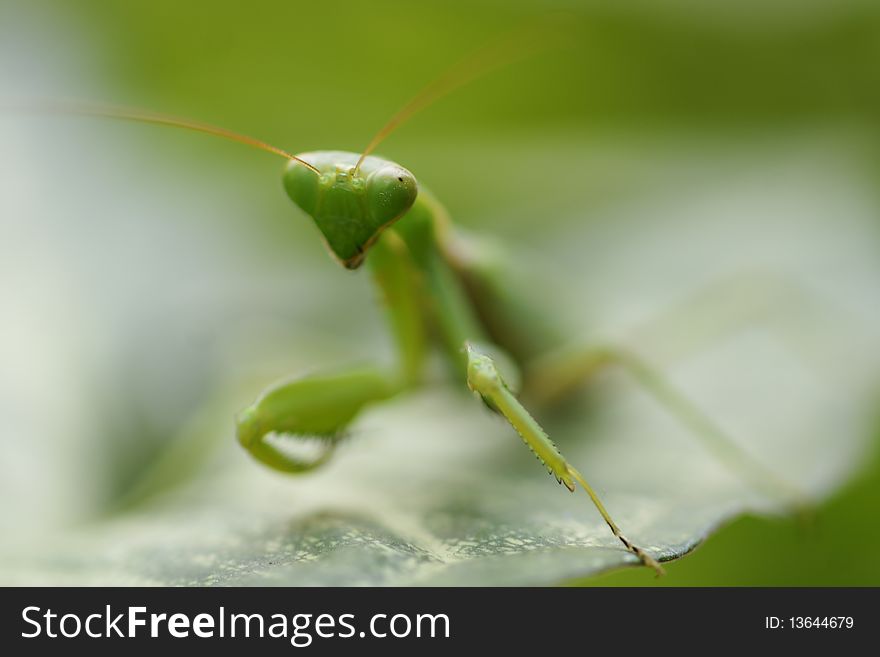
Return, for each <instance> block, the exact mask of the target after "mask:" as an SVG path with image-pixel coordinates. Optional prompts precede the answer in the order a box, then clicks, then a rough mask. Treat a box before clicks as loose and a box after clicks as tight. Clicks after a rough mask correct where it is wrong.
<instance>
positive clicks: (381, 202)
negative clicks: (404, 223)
mask: <svg viewBox="0 0 880 657" xmlns="http://www.w3.org/2000/svg"><path fill="white" fill-rule="evenodd" d="M418 191H419V190H418V185H417V184H416V179H415V176H413V175H412V174H411V173H410V172H409V171H407V170H406V169H404V168H403V167H401V166H398V165H396V164H387V165H385V166H383V167H382V168H380V169H378V170H376V171H374V172H373V173H371V174H370V175H369V176H368V177H367V203H368V206H369V208H370V212H371V213H372V214H373V215H374V216H375V217H376V219H377V221H379V222H380V223H381V224H382V225H387V224H389V223H391V222H393V221H395V220H396V219H399V218H400V217H402V216H403V215H404V214H405V213H406V212H407V211H408V210H409V209H410V208H411V207H412V204H413V203H415V200H416V196H417V195H418Z"/></svg>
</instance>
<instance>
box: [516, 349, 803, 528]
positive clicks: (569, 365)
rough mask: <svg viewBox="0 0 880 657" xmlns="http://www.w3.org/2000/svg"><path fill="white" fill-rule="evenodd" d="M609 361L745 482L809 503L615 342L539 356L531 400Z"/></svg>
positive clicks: (558, 391) (542, 399) (553, 395)
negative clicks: (609, 344)
mask: <svg viewBox="0 0 880 657" xmlns="http://www.w3.org/2000/svg"><path fill="white" fill-rule="evenodd" d="M609 366H616V367H620V368H622V369H623V370H624V371H625V372H627V373H628V374H629V375H630V376H632V378H633V379H634V380H635V381H636V382H637V383H638V384H639V385H641V386H642V387H643V388H644V389H645V390H646V391H647V392H648V393H649V394H650V395H651V396H652V397H653V398H654V399H655V400H656V401H657V402H659V403H660V404H661V405H662V406H663V407H664V408H666V409H667V410H668V411H669V412H670V413H672V414H673V415H674V416H675V417H676V418H677V419H678V421H679V422H680V423H681V424H682V425H683V426H684V427H685V428H686V429H688V430H689V431H690V433H691V435H693V436H694V437H695V438H697V439H698V440H699V441H700V443H701V444H702V445H703V446H704V447H705V448H706V449H707V450H708V451H709V452H710V453H712V454H713V455H714V456H715V457H716V458H718V460H719V461H721V462H722V463H723V464H725V465H726V466H727V467H728V468H729V469H730V470H731V471H733V472H734V473H735V474H737V475H738V476H739V477H740V478H742V479H743V480H745V481H746V483H748V484H749V485H751V486H753V487H754V488H756V489H758V490H763V491H764V492H765V493H767V494H769V495H771V496H774V497H777V498H780V499H783V500H787V501H788V502H789V503H790V504H791V506H792V508H793V509H794V510H795V511H797V512H801V513H802V512H804V511H806V509H807V508H808V507H809V503H808V501H807V499H806V496H805V495H804V494H803V493H802V492H801V491H800V490H799V489H798V488H797V487H796V486H794V485H793V484H792V483H790V482H788V481H786V480H785V479H783V478H781V477H780V476H779V475H778V474H776V473H775V472H773V471H772V470H771V469H769V468H767V467H766V466H764V465H763V464H762V463H761V462H760V461H758V460H756V459H755V458H754V457H752V456H751V455H750V454H749V453H748V452H747V451H745V450H744V449H743V448H742V447H740V446H739V445H737V443H736V441H734V440H733V439H732V438H731V437H729V436H728V435H727V434H726V433H725V432H724V430H723V429H722V428H721V427H720V426H719V425H718V424H717V423H716V422H714V421H713V420H712V419H711V418H710V417H709V416H708V415H706V414H705V413H703V411H701V410H700V409H699V408H698V407H697V406H696V405H695V404H694V403H693V402H691V401H690V399H688V398H687V396H686V395H684V394H683V393H682V392H680V391H679V390H678V389H677V388H676V387H675V386H674V385H673V384H672V383H670V382H669V381H667V380H666V378H665V377H664V376H663V375H662V374H661V373H660V372H658V371H657V370H655V369H653V368H652V367H650V366H649V365H648V364H647V363H645V362H644V361H643V360H641V359H640V358H638V357H637V356H636V355H634V354H632V353H629V352H627V351H625V350H622V349H617V348H614V347H604V346H600V347H590V348H581V349H578V350H575V351H571V350H566V351H564V352H563V351H561V352H558V353H556V354H551V355H550V356H548V357H545V358H543V359H541V360H540V361H539V362H537V363H535V364H533V365H532V366H531V367H530V369H529V370H528V374H529V376H528V378H527V380H528V381H529V388H528V391H527V394H528V395H529V398H530V399H533V400H534V401H535V403H538V404H542V403H543V404H546V403H548V402H551V401H553V400H555V399H558V398H559V397H560V396H561V395H562V394H564V393H565V392H570V391H571V390H572V389H573V388H574V387H575V386H578V385H583V384H584V383H585V382H586V381H587V380H588V379H589V378H590V377H592V376H594V375H595V374H597V373H598V372H599V371H602V370H604V369H606V368H607V367H609Z"/></svg>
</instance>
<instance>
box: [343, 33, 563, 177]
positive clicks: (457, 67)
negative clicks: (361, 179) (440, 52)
mask: <svg viewBox="0 0 880 657" xmlns="http://www.w3.org/2000/svg"><path fill="white" fill-rule="evenodd" d="M560 36H561V34H560V26H558V25H556V24H555V21H554V22H553V23H545V24H541V25H539V26H538V27H534V26H529V27H526V28H520V29H518V30H515V31H514V32H511V33H508V34H506V35H504V36H502V37H500V38H498V39H496V40H495V41H493V42H490V43H488V44H486V45H485V46H483V47H482V48H480V49H479V50H476V51H474V52H472V53H471V54H470V55H468V56H467V57H465V58H464V59H462V60H460V61H459V62H457V63H456V64H454V65H452V66H451V67H449V68H448V69H447V70H446V71H444V72H443V73H441V74H440V75H439V76H438V77H437V78H435V79H434V80H433V81H432V82H430V83H428V84H427V85H426V86H425V87H423V88H422V90H421V91H419V93H417V94H416V95H415V96H414V97H413V98H411V99H410V101H409V102H408V103H406V105H404V106H403V107H402V108H400V110H398V112H397V113H396V114H395V115H394V116H392V117H391V118H390V119H389V120H388V122H387V123H386V124H385V125H383V126H382V127H381V128H380V129H379V132H377V133H376V134H375V136H374V137H373V139H372V140H371V141H370V143H369V144H367V147H366V148H365V149H364V151H363V153H361V156H360V159H358V161H357V164H356V165H355V167H354V171H355V173H357V171H358V170H359V169H360V167H361V164H363V162H364V160H365V159H366V157H367V156H368V155H369V154H370V153H372V152H373V151H374V150H376V147H377V146H378V145H379V144H381V143H382V142H383V141H384V140H385V138H386V137H388V135H390V134H391V133H392V132H394V131H395V130H396V129H397V128H398V127H399V126H400V125H401V124H402V123H404V122H405V121H407V120H408V119H410V118H412V116H413V115H415V114H417V113H418V112H420V111H421V110H423V109H425V108H426V107H428V106H430V105H432V104H434V103H435V102H436V101H438V100H440V99H441V98H443V97H444V96H446V95H447V94H449V93H451V92H453V91H455V90H456V89H458V88H459V87H463V86H464V85H466V84H468V83H469V82H473V81H474V80H476V79H478V78H481V77H483V76H484V75H487V74H489V73H491V72H492V71H494V70H496V69H499V68H501V67H503V66H506V65H508V64H512V63H514V62H515V61H518V60H520V59H525V58H527V57H529V56H531V55H533V54H535V53H537V52H539V51H541V50H544V49H546V48H548V47H549V46H550V45H552V44H555V43H558V42H559V40H560Z"/></svg>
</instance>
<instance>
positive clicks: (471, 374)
mask: <svg viewBox="0 0 880 657" xmlns="http://www.w3.org/2000/svg"><path fill="white" fill-rule="evenodd" d="M466 352H467V360H468V368H467V383H468V387H470V389H471V390H473V391H474V392H476V393H479V395H480V396H481V397H482V398H483V400H484V401H485V402H486V403H487V404H489V405H490V406H491V407H493V408H495V409H497V410H498V411H499V412H500V413H501V414H502V415H503V416H504V417H505V418H507V421H508V422H510V424H511V426H512V427H513V428H514V429H515V430H516V431H517V433H519V435H520V436H521V437H522V439H523V441H524V442H525V443H526V445H527V446H528V447H529V449H531V450H532V452H533V453H534V454H535V456H537V457H538V460H539V461H541V463H543V464H544V465H545V466H546V467H547V469H548V470H549V471H550V473H551V474H552V475H553V476H554V477H556V479H557V481H559V482H560V483H562V484H563V485H565V487H566V488H568V490H570V491H571V492H574V490H575V483H578V484H580V486H581V488H583V489H584V491H585V492H586V493H587V495H589V496H590V499H591V500H592V501H593V504H594V505H595V506H596V509H597V510H598V511H599V513H600V514H601V516H602V518H603V519H604V520H605V522H606V523H607V524H608V527H609V528H610V529H611V532H612V533H613V534H614V535H615V536H616V537H617V538H618V539H619V540H620V542H621V543H623V545H624V546H625V547H626V549H627V550H629V551H630V552H632V553H633V554H634V555H636V556H637V557H638V558H639V560H640V561H641V562H642V563H643V564H644V565H646V566H648V567H650V568H653V569H654V570H655V571H656V572H657V574H662V573H663V568H662V567H661V566H660V564H659V563H657V561H656V560H655V559H654V558H653V557H651V556H650V555H649V554H648V553H647V552H645V551H644V550H642V549H641V548H640V547H638V546H637V545H635V544H634V543H633V542H632V541H630V540H629V539H628V538H626V537H625V536H624V535H623V534H622V533H621V531H620V528H619V527H618V526H617V524H616V523H615V522H614V520H612V518H611V515H610V514H609V513H608V511H607V510H606V509H605V505H603V504H602V501H601V500H600V499H599V496H598V495H597V494H596V492H595V491H594V490H593V488H592V487H591V486H590V485H589V484H588V483H587V481H586V479H584V477H583V475H581V473H580V472H578V471H577V470H576V469H575V468H574V467H573V466H572V465H571V464H569V463H568V461H566V460H565V457H563V456H562V453H561V452H560V451H559V449H558V448H557V447H556V445H555V444H554V443H553V441H551V440H550V438H549V437H548V436H547V433H546V432H545V431H544V430H543V429H542V428H541V426H540V425H539V424H538V423H537V421H536V420H535V419H534V418H533V417H532V416H531V415H530V414H529V412H528V411H527V410H526V409H525V407H524V406H523V405H522V404H521V403H520V402H519V400H518V399H517V398H516V396H515V395H514V394H513V393H512V392H511V390H510V389H509V388H508V387H507V384H506V383H505V382H504V379H503V378H502V377H501V374H500V373H499V372H498V369H497V368H496V367H495V363H494V361H493V360H492V359H491V358H490V357H489V356H487V355H486V354H485V353H482V352H481V351H479V350H478V349H477V348H476V347H475V346H473V345H471V344H467V345H466Z"/></svg>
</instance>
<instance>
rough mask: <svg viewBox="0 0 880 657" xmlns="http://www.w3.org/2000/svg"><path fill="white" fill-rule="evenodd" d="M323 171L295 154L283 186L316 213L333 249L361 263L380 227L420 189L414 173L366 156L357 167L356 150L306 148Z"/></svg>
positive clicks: (349, 264)
mask: <svg viewBox="0 0 880 657" xmlns="http://www.w3.org/2000/svg"><path fill="white" fill-rule="evenodd" d="M299 157H300V158H302V160H304V161H306V162H309V163H310V164H312V165H313V166H314V167H315V168H316V169H318V171H320V175H315V173H314V171H312V170H311V169H309V168H307V167H306V166H304V165H302V164H300V163H299V162H297V161H296V160H291V162H290V163H289V164H288V166H287V169H286V171H285V173H284V189H285V190H286V191H287V194H288V196H290V198H291V200H292V201H293V202H294V203H296V204H297V205H298V206H299V207H300V208H301V209H302V210H303V211H304V212H306V213H307V214H308V215H309V216H311V217H312V219H314V221H315V225H317V227H318V230H320V231H321V234H322V235H323V236H324V241H325V242H326V244H327V246H328V248H329V249H330V251H331V252H332V253H333V255H334V256H335V257H336V258H337V259H338V260H339V261H340V262H341V263H342V264H343V265H344V266H345V267H346V268H348V269H357V268H358V267H359V266H360V265H361V264H362V263H363V261H364V258H365V257H366V254H367V251H368V250H369V248H370V247H371V246H372V245H373V244H374V243H375V242H376V240H377V239H379V236H380V235H381V234H382V231H383V230H384V229H385V228H387V227H388V226H390V225H391V224H393V223H394V222H395V221H397V220H398V219H400V218H401V217H402V216H403V215H404V214H406V212H407V211H408V210H409V209H410V208H411V207H412V205H413V203H414V202H415V200H416V196H417V194H418V186H417V184H416V179H415V177H414V176H413V175H412V174H411V173H410V172H409V171H407V170H406V169H404V168H403V167H401V166H400V165H397V164H394V163H393V162H389V161H388V160H384V159H382V158H379V157H367V158H365V159H364V161H363V162H362V163H361V165H360V168H359V169H357V162H358V160H359V158H360V155H359V154H358V153H346V152H343V151H317V152H314V153H302V154H301V155H300V156H299Z"/></svg>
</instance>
